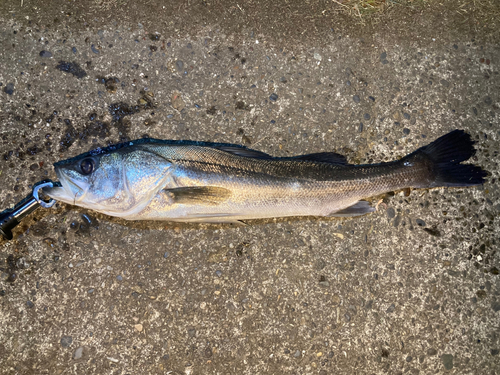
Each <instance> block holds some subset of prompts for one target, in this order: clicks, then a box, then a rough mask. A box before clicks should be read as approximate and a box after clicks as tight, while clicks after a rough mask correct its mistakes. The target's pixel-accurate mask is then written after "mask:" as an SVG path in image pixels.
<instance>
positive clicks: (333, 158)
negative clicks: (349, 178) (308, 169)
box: [293, 152, 347, 165]
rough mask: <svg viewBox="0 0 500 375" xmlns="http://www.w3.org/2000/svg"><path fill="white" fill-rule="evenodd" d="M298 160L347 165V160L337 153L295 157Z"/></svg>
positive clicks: (319, 153)
mask: <svg viewBox="0 0 500 375" xmlns="http://www.w3.org/2000/svg"><path fill="white" fill-rule="evenodd" d="M293 158H294V159H297V160H307V161H317V162H321V163H330V164H338V165H347V159H346V157H345V156H344V155H340V154H337V153H335V152H318V153H315V154H306V155H299V156H294V157H293Z"/></svg>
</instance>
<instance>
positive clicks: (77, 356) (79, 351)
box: [73, 346, 83, 359]
mask: <svg viewBox="0 0 500 375" xmlns="http://www.w3.org/2000/svg"><path fill="white" fill-rule="evenodd" d="M82 355H83V346H80V347H79V348H78V349H76V350H75V352H74V353H73V359H80V358H82Z"/></svg>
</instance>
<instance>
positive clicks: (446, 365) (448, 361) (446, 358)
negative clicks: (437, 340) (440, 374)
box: [441, 354, 453, 370]
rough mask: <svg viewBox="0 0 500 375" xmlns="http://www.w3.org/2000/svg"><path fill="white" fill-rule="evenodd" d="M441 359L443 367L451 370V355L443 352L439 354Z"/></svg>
mask: <svg viewBox="0 0 500 375" xmlns="http://www.w3.org/2000/svg"><path fill="white" fill-rule="evenodd" d="M441 360H442V361H443V365H444V368H445V369H447V370H451V369H452V368H453V355H451V354H443V355H442V356H441Z"/></svg>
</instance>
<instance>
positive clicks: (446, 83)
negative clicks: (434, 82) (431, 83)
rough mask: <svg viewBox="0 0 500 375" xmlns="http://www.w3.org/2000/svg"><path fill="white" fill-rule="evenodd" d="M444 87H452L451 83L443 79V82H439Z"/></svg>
mask: <svg viewBox="0 0 500 375" xmlns="http://www.w3.org/2000/svg"><path fill="white" fill-rule="evenodd" d="M439 82H440V83H441V84H442V85H443V86H444V87H449V86H450V82H448V81H447V80H445V79H442V80H441V81H439Z"/></svg>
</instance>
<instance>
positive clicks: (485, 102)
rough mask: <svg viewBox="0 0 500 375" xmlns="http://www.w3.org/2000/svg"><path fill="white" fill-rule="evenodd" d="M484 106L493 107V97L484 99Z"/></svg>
mask: <svg viewBox="0 0 500 375" xmlns="http://www.w3.org/2000/svg"><path fill="white" fill-rule="evenodd" d="M484 104H486V105H492V104H493V100H491V97H489V96H487V97H486V98H484Z"/></svg>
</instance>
